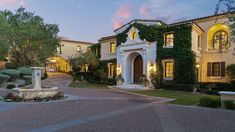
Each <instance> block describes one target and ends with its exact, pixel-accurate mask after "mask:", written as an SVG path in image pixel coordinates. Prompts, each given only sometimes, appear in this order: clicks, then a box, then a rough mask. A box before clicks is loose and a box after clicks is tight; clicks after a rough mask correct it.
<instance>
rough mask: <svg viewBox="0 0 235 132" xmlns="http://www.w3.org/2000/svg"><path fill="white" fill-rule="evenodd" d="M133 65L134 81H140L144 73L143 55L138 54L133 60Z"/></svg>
mask: <svg viewBox="0 0 235 132" xmlns="http://www.w3.org/2000/svg"><path fill="white" fill-rule="evenodd" d="M133 67H134V75H133V79H134V83H139V80H140V78H141V76H142V74H143V59H142V57H141V55H138V56H137V57H135V59H134V62H133Z"/></svg>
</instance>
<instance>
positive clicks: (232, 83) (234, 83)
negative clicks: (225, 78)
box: [230, 80, 235, 88]
mask: <svg viewBox="0 0 235 132" xmlns="http://www.w3.org/2000/svg"><path fill="white" fill-rule="evenodd" d="M230 84H231V85H232V87H233V88H235V80H232V81H231V82H230Z"/></svg>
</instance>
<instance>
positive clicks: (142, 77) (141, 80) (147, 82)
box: [139, 75, 149, 86]
mask: <svg viewBox="0 0 235 132" xmlns="http://www.w3.org/2000/svg"><path fill="white" fill-rule="evenodd" d="M139 83H140V84H141V85H144V86H147V85H148V84H149V80H148V79H147V77H146V75H142V76H141V77H140V80H139Z"/></svg>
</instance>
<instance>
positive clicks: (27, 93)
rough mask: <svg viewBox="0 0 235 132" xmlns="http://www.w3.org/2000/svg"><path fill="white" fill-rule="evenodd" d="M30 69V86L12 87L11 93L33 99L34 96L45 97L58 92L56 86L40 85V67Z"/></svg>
mask: <svg viewBox="0 0 235 132" xmlns="http://www.w3.org/2000/svg"><path fill="white" fill-rule="evenodd" d="M31 69H32V86H31V87H19V88H14V89H13V94H14V95H16V96H19V97H23V98H24V99H33V98H35V97H40V98H45V97H49V96H53V95H55V94H57V93H58V92H59V90H58V88H57V87H42V86H41V76H42V70H43V68H42V67H31Z"/></svg>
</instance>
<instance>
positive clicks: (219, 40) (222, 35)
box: [211, 30, 229, 50]
mask: <svg viewBox="0 0 235 132" xmlns="http://www.w3.org/2000/svg"><path fill="white" fill-rule="evenodd" d="M211 48H212V49H211V50H221V49H228V48H229V43H228V33H227V32H226V31H223V30H220V31H217V32H216V33H215V34H214V35H213V41H212V47H211Z"/></svg>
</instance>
